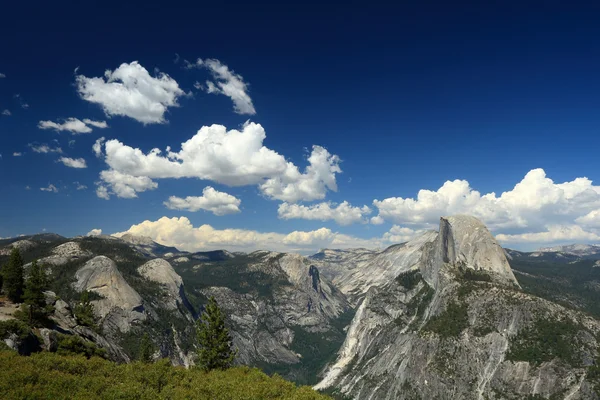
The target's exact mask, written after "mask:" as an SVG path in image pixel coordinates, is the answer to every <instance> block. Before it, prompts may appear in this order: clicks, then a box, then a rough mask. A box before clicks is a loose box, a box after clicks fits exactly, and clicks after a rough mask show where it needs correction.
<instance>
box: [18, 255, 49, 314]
mask: <svg viewBox="0 0 600 400" xmlns="http://www.w3.org/2000/svg"><path fill="white" fill-rule="evenodd" d="M47 289H48V279H47V277H46V271H45V270H44V267H43V266H42V265H41V264H38V263H37V261H33V262H32V263H31V267H30V268H29V275H28V276H27V280H26V281H25V294H24V296H23V299H24V300H25V305H26V307H27V312H28V314H29V324H30V325H32V326H34V325H43V324H46V323H47V320H48V315H49V314H50V312H51V311H52V308H51V307H50V306H48V305H47V304H46V297H45V296H44V291H45V290H47Z"/></svg>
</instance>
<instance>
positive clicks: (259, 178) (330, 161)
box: [94, 123, 341, 202]
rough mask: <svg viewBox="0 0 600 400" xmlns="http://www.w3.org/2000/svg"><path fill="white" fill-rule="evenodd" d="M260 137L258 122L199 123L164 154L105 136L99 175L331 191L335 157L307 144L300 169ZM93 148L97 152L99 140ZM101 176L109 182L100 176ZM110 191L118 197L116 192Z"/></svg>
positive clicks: (298, 197)
mask: <svg viewBox="0 0 600 400" xmlns="http://www.w3.org/2000/svg"><path fill="white" fill-rule="evenodd" d="M265 138H266V134H265V130H264V129H263V127H262V126H261V125H260V124H256V123H246V124H245V125H244V127H243V129H242V130H237V129H232V130H229V131H228V130H227V129H226V128H225V127H224V126H222V125H211V126H204V127H202V128H201V129H200V130H199V131H198V132H197V133H196V135H194V136H193V137H192V138H191V139H189V140H188V141H186V142H184V143H182V144H181V150H180V151H179V152H174V151H171V148H170V147H167V149H166V151H165V153H163V152H162V151H161V150H159V149H152V150H151V151H150V152H148V153H144V152H143V151H142V150H140V149H138V148H133V147H130V146H127V145H125V144H123V143H121V142H119V141H118V140H115V139H113V140H108V141H107V142H106V143H105V144H104V146H103V147H104V154H105V161H106V163H107V164H108V166H109V167H110V170H109V171H108V172H107V171H105V172H103V173H102V174H104V175H106V174H109V175H110V174H114V173H119V174H122V175H127V176H131V177H139V178H145V179H146V182H148V185H149V182H151V180H152V179H164V178H199V179H205V180H211V181H214V182H217V183H221V184H225V185H228V186H244V185H258V186H259V188H260V190H261V191H262V193H264V194H265V195H266V196H268V197H270V198H273V199H278V200H283V201H287V202H297V201H311V200H319V199H323V198H324V197H325V194H326V192H327V190H328V189H329V190H333V191H336V190H337V185H336V174H337V173H340V172H341V169H340V167H339V161H340V160H339V157H338V156H336V155H332V154H330V153H329V152H328V151H327V150H326V149H325V148H323V147H320V146H313V149H312V152H311V154H310V156H309V157H308V163H309V165H308V166H307V167H306V169H305V171H304V172H300V170H299V168H298V167H297V166H296V165H294V164H293V163H291V162H289V161H287V160H286V159H285V157H284V156H282V155H281V154H279V153H277V152H275V151H273V150H271V149H269V148H267V147H265V146H264V145H263V141H264V140H265ZM94 151H95V152H96V154H102V146H101V142H100V145H98V146H95V147H94ZM111 171H114V172H111ZM101 179H102V180H103V181H104V182H105V183H106V184H108V185H112V184H113V183H112V182H111V181H109V180H107V179H105V177H104V176H102V175H101ZM155 185H156V184H155ZM132 190H135V191H138V190H137V189H135V188H133V187H132ZM113 191H114V192H115V193H116V194H117V195H118V192H117V190H114V189H113ZM139 191H143V190H139ZM130 197H131V196H130Z"/></svg>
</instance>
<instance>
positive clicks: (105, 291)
mask: <svg viewBox="0 0 600 400" xmlns="http://www.w3.org/2000/svg"><path fill="white" fill-rule="evenodd" d="M75 279H76V282H75V283H74V284H73V287H74V288H75V290H77V291H79V292H81V291H84V290H88V291H91V292H94V293H97V294H99V295H100V296H102V299H100V300H94V301H93V302H92V303H93V305H94V311H95V312H96V314H97V315H98V317H99V318H101V319H102V324H103V325H104V326H106V327H107V328H109V329H113V330H114V328H117V329H118V330H120V331H121V332H127V331H129V329H131V325H132V324H134V323H136V322H138V321H143V320H145V319H146V314H145V313H144V307H143V305H142V298H141V297H140V295H139V294H138V293H137V292H136V291H135V290H134V289H133V288H132V287H131V286H129V283H127V281H126V280H125V279H124V278H123V275H122V274H121V272H119V270H118V269H117V265H116V264H115V263H114V261H112V260H111V259H110V258H108V257H105V256H97V257H94V258H92V259H91V260H89V261H88V262H86V263H85V264H84V265H83V266H82V267H81V268H79V269H78V270H77V272H76V273H75Z"/></svg>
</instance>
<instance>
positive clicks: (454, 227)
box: [438, 215, 519, 286]
mask: <svg viewBox="0 0 600 400" xmlns="http://www.w3.org/2000/svg"><path fill="white" fill-rule="evenodd" d="M438 240H439V244H440V245H441V252H442V257H443V261H444V262H446V263H452V264H455V265H461V266H463V267H465V268H468V269H473V270H476V271H482V272H484V273H488V274H490V276H491V278H492V279H494V280H495V281H499V282H503V283H509V284H514V285H516V286H519V284H518V282H517V280H516V278H515V276H514V275H513V272H512V270H511V268H510V265H509V263H508V260H507V258H506V253H505V252H504V250H503V249H502V247H501V246H500V245H499V244H498V242H497V241H496V239H495V238H494V236H493V235H492V233H491V232H490V231H489V230H488V228H487V227H486V226H485V224H484V223H483V222H481V221H480V220H479V219H478V218H475V217H473V216H470V215H453V216H449V217H442V218H440V231H439V237H438Z"/></svg>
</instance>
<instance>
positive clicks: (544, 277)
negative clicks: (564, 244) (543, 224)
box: [510, 259, 600, 318]
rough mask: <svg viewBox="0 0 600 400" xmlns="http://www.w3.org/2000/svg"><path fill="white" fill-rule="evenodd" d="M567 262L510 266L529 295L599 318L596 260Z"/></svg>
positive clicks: (599, 282)
mask: <svg viewBox="0 0 600 400" xmlns="http://www.w3.org/2000/svg"><path fill="white" fill-rule="evenodd" d="M566 261H570V260H568V259H567V260H565V262H564V263H558V262H554V261H548V260H546V261H543V262H540V261H529V260H527V261H521V260H510V266H511V268H512V269H513V271H514V272H515V277H516V278H517V280H518V281H519V284H520V285H521V287H522V288H523V290H524V291H525V292H527V293H530V294H533V295H535V296H538V297H541V298H544V299H547V300H550V301H553V302H556V303H559V304H560V305H562V306H565V307H568V308H571V309H577V310H581V311H584V312H586V313H588V314H590V315H592V316H594V317H595V318H599V317H600V268H594V267H593V265H594V261H592V260H583V261H577V262H573V263H571V264H569V263H567V262H566Z"/></svg>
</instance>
